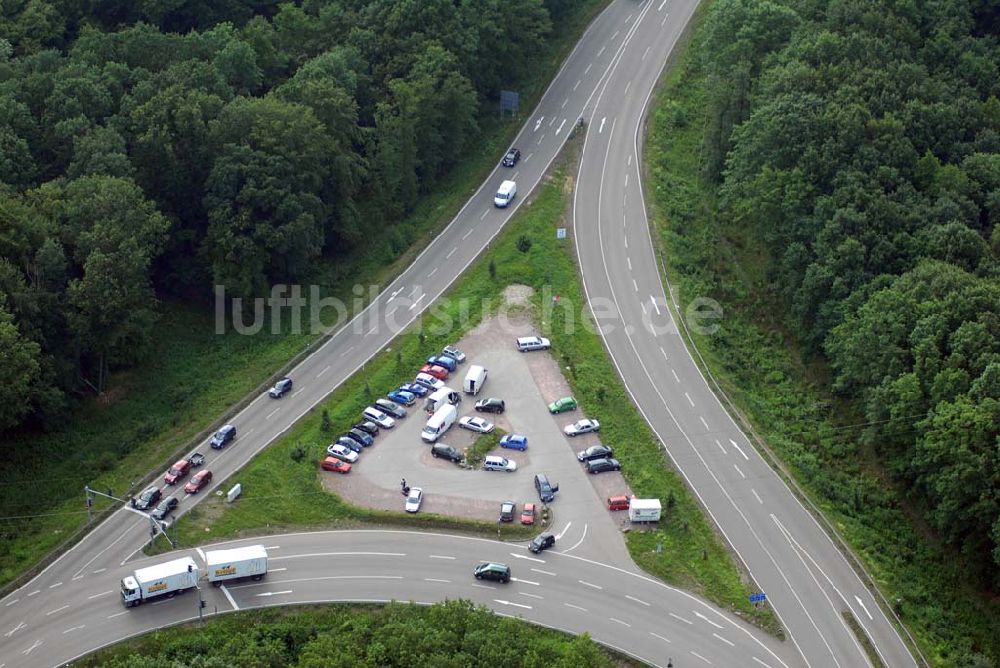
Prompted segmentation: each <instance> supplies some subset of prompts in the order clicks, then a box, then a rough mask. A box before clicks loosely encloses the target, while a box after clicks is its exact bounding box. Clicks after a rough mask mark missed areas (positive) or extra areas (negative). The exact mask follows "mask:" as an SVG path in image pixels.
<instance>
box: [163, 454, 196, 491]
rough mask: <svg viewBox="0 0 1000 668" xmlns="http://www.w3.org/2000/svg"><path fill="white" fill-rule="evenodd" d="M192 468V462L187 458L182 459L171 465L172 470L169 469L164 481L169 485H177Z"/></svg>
mask: <svg viewBox="0 0 1000 668" xmlns="http://www.w3.org/2000/svg"><path fill="white" fill-rule="evenodd" d="M190 470H191V462H189V461H188V460H186V459H180V460H178V461H177V462H176V463H175V464H174V465H173V466H171V467H170V470H169V471H167V474H166V475H165V476H163V482H165V483H167V484H168V485H176V484H177V483H178V481H180V480H181V479H182V478H184V476H186V475H187V474H188V471H190Z"/></svg>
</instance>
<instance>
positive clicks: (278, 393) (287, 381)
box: [268, 377, 292, 399]
mask: <svg viewBox="0 0 1000 668" xmlns="http://www.w3.org/2000/svg"><path fill="white" fill-rule="evenodd" d="M291 391H292V379H291V378H287V377H286V378H282V379H281V380H279V381H278V382H277V383H275V384H274V387H272V388H271V389H270V390H269V391H268V395H270V397H271V398H272V399H280V398H281V397H283V396H285V395H286V394H288V393H289V392H291Z"/></svg>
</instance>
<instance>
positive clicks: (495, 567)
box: [472, 562, 510, 582]
mask: <svg viewBox="0 0 1000 668" xmlns="http://www.w3.org/2000/svg"><path fill="white" fill-rule="evenodd" d="M472 574H473V575H475V576H476V579H477V580H496V581H497V582H509V581H510V566H508V565H507V564H497V563H492V562H486V563H482V564H479V565H478V566H476V568H475V570H473V571H472Z"/></svg>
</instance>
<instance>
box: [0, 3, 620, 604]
mask: <svg viewBox="0 0 1000 668" xmlns="http://www.w3.org/2000/svg"><path fill="white" fill-rule="evenodd" d="M607 4H608V0H582V1H581V2H579V3H578V4H577V5H576V7H575V8H574V9H573V11H572V13H570V14H569V15H568V16H567V17H565V18H564V19H563V20H562V21H561V22H560V23H559V25H558V26H556V32H555V34H554V35H553V36H552V38H551V39H550V42H549V47H548V54H547V55H546V56H545V57H543V58H542V60H541V62H540V64H539V66H538V67H537V68H536V70H535V72H536V74H535V76H534V77H533V78H532V79H530V80H529V81H525V82H522V83H523V87H522V100H523V102H524V105H525V108H526V109H530V108H531V107H532V106H534V105H535V104H536V103H537V101H538V99H539V98H540V96H541V94H542V92H543V91H544V89H545V86H546V85H547V84H548V82H549V81H550V79H551V78H552V76H553V75H554V74H555V72H556V70H557V69H558V67H559V65H560V63H561V62H562V61H563V60H564V59H565V57H566V55H567V54H568V53H569V51H570V50H571V49H572V47H573V45H574V44H575V43H576V41H577V40H578V38H579V36H580V35H581V34H582V32H583V31H584V29H585V28H586V26H587V25H588V24H589V23H590V21H591V20H592V19H593V18H594V16H596V14H597V13H598V12H599V11H600V10H601V9H603V7H604V6H605V5H607ZM480 125H481V128H482V132H481V135H480V137H479V140H478V141H477V142H475V143H474V146H475V148H474V150H473V152H471V153H470V154H469V155H468V156H467V157H466V158H465V159H464V160H463V162H462V163H461V164H460V165H459V166H457V167H456V168H455V169H453V170H452V172H451V174H450V175H449V176H448V177H446V178H445V179H443V180H442V181H441V183H440V184H439V185H438V187H437V188H436V190H435V192H434V193H433V194H430V195H428V196H426V197H424V198H423V199H422V200H421V202H420V203H419V204H418V206H417V208H416V210H415V211H414V212H413V213H412V214H411V215H410V216H409V217H408V218H407V219H406V220H405V221H403V222H401V223H399V224H398V225H396V226H395V227H394V228H393V231H392V234H391V235H385V237H382V236H380V237H377V238H375V239H374V240H373V242H372V245H371V246H370V247H369V249H368V251H367V252H365V253H364V254H363V255H355V256H351V257H338V258H333V259H331V260H329V261H327V262H325V263H323V264H321V265H320V266H318V267H317V270H316V276H315V278H314V279H313V282H314V283H316V284H321V285H323V286H324V290H325V293H326V296H336V297H339V298H341V299H342V300H343V301H344V303H347V304H352V303H354V302H355V299H356V297H355V296H354V294H353V293H352V292H351V288H352V286H354V285H355V284H361V285H385V284H386V283H387V282H388V281H390V280H391V279H392V277H393V276H395V275H396V274H398V273H399V272H400V271H401V269H402V268H403V267H405V266H406V265H407V264H409V263H410V261H412V259H413V257H414V256H415V255H416V254H417V253H419V252H420V250H421V249H422V248H423V247H424V246H425V245H426V244H427V243H428V242H429V241H430V240H431V239H432V238H433V237H434V236H435V235H436V234H437V232H438V231H439V230H440V229H442V228H443V227H444V226H445V225H447V223H448V222H449V221H450V220H451V219H452V217H453V216H454V214H455V212H456V211H457V210H458V209H459V208H460V207H461V206H462V204H463V203H464V202H465V201H466V200H467V199H468V197H469V195H470V194H471V193H472V192H474V191H475V189H476V188H477V187H478V186H479V184H480V183H481V182H482V180H483V178H484V177H485V176H486V174H488V173H489V171H490V170H491V169H492V168H493V166H494V165H495V164H496V161H497V159H498V156H500V155H502V154H503V152H504V150H505V149H506V147H507V144H508V143H509V141H510V139H511V137H512V136H513V134H514V133H515V132H516V131H517V129H518V128H519V127H520V121H517V122H510V121H506V122H504V121H500V120H498V119H497V116H496V115H495V114H494V113H492V112H488V113H487V112H484V114H483V118H482V119H481V121H480ZM363 305H364V301H361V302H360V303H359V304H357V305H356V306H358V307H361V306H363ZM154 336H155V339H154V341H153V352H152V353H151V354H150V356H149V358H148V359H147V360H146V361H144V362H143V363H142V364H140V365H139V366H137V367H135V368H133V369H131V370H130V371H128V372H125V373H119V374H115V375H114V376H113V377H112V378H111V381H110V383H109V387H110V388H111V389H110V390H109V392H108V394H107V396H106V397H104V398H103V399H101V400H90V401H87V402H85V403H84V404H83V405H81V406H80V407H79V408H78V409H77V410H76V411H75V412H74V413H73V414H72V415H71V416H70V417H69V418H68V420H67V422H66V424H65V425H63V426H61V427H60V428H59V429H57V430H55V431H53V432H49V433H38V432H30V433H19V434H7V435H5V438H6V439H7V440H8V442H5V443H4V445H5V446H6V447H5V455H6V458H5V462H4V464H3V466H2V468H0V508H2V509H3V511H2V517H0V587H3V586H5V585H9V584H11V583H12V582H13V581H15V579H16V578H18V577H19V576H20V575H23V574H25V572H26V571H29V569H33V568H37V567H38V566H39V565H40V562H41V561H42V560H43V559H44V558H46V556H47V555H48V557H49V558H51V556H52V555H53V551H55V550H57V549H58V548H59V547H60V546H65V545H66V544H67V542H68V541H71V540H72V538H73V537H74V536H75V535H78V532H79V531H81V529H83V528H84V527H85V526H86V524H87V518H88V512H87V510H86V508H85V506H84V494H83V487H84V485H86V484H89V485H90V486H91V487H93V488H95V489H98V490H101V491H102V492H104V491H111V492H112V493H113V494H114V495H116V496H119V497H121V496H126V495H127V494H128V493H129V492H130V490H131V489H132V485H133V483H135V485H134V486H135V487H136V488H139V484H138V481H141V480H142V479H143V478H144V477H146V476H148V475H149V474H150V471H157V472H158V471H160V470H162V469H165V467H166V466H167V465H169V462H170V461H172V460H173V459H175V458H176V457H178V456H180V454H181V452H182V451H183V450H184V449H185V448H186V447H187V446H189V445H190V444H191V443H192V442H193V441H196V440H197V439H198V438H199V436H200V435H202V434H204V433H207V431H208V430H209V427H210V426H211V425H213V424H215V423H217V422H219V421H220V420H221V416H223V415H225V414H227V413H228V412H230V411H231V410H233V407H234V406H236V407H238V406H239V405H240V403H241V401H244V400H245V399H246V398H247V397H248V396H252V394H253V393H255V392H256V391H257V390H259V389H261V387H262V383H264V382H265V381H266V380H267V379H268V378H270V377H272V376H274V374H276V373H277V372H278V371H279V370H281V369H282V368H283V367H285V366H286V365H287V364H288V361H289V360H291V359H292V358H294V357H295V356H296V355H297V354H299V353H301V352H302V351H303V350H304V349H305V348H307V347H308V346H309V345H310V344H312V343H314V342H315V341H316V338H317V337H316V336H315V335H310V334H299V335H293V334H289V333H287V332H285V331H281V332H278V333H270V332H269V329H268V328H265V330H264V331H262V332H261V333H259V334H257V335H255V336H240V335H238V334H236V333H234V332H232V331H230V332H229V333H228V334H226V335H217V334H215V323H214V314H213V312H212V310H211V308H210V307H208V306H206V305H192V304H176V303H166V304H163V305H162V318H161V320H160V323H159V324H158V327H157V331H156V333H155V335H154ZM109 503H110V502H108V501H107V500H106V499H104V498H102V497H97V498H95V503H94V508H93V510H94V511H95V512H98V513H100V512H102V511H105V510H107V509H108V508H109Z"/></svg>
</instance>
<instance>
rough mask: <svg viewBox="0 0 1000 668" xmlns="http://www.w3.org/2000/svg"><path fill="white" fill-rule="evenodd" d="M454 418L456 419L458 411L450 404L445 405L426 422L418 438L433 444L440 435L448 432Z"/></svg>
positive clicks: (453, 422)
mask: <svg viewBox="0 0 1000 668" xmlns="http://www.w3.org/2000/svg"><path fill="white" fill-rule="evenodd" d="M456 417H458V409H457V408H455V407H454V406H452V405H451V404H445V405H444V406H442V407H441V408H439V409H437V410H436V411H435V412H434V415H432V416H431V417H430V419H429V420H427V424H426V425H425V426H424V430H423V431H422V432H420V438H422V439H424V440H425V441H426V442H428V443H433V442H434V441H436V440H438V438H440V437H441V434H443V433H445V432H446V431H448V429H449V428H450V427H451V425H453V424H455V418H456Z"/></svg>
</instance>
